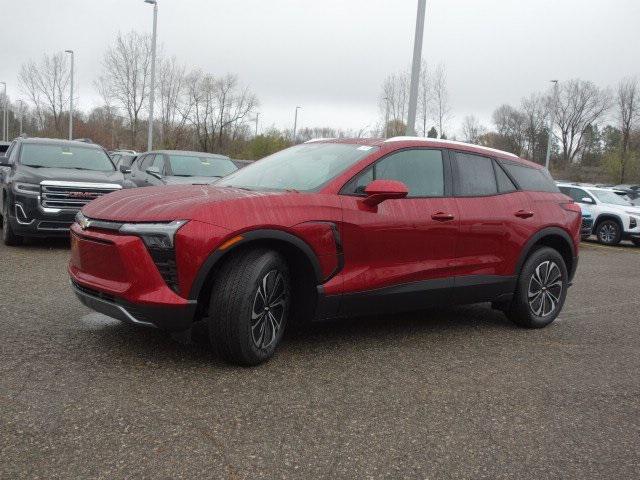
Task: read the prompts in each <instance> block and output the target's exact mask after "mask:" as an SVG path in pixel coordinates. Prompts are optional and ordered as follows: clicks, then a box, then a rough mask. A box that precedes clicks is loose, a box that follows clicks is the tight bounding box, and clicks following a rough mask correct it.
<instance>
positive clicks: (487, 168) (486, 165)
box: [454, 152, 498, 197]
mask: <svg viewBox="0 0 640 480" xmlns="http://www.w3.org/2000/svg"><path fill="white" fill-rule="evenodd" d="M492 162H493V160H491V159H490V158H488V157H482V156H480V155H474V154H471V153H461V152H455V153H454V165H455V170H456V173H457V174H456V180H455V188H454V191H455V194H456V195H457V196H460V197H481V196H486V195H496V194H497V193H498V185H497V182H496V174H495V172H494V169H493V163H492Z"/></svg>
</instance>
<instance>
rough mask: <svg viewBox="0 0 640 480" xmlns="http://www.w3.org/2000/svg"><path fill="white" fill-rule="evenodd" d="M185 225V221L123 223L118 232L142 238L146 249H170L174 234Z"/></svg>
mask: <svg viewBox="0 0 640 480" xmlns="http://www.w3.org/2000/svg"><path fill="white" fill-rule="evenodd" d="M185 223H187V220H175V221H173V222H171V223H125V224H123V225H122V226H121V227H120V230H119V231H120V233H125V234H129V235H136V236H138V237H140V238H142V240H143V241H144V243H145V244H146V245H147V247H148V248H154V249H172V248H173V239H174V237H175V235H176V232H177V231H178V229H179V228H180V227H182V226H183V225H184V224H185Z"/></svg>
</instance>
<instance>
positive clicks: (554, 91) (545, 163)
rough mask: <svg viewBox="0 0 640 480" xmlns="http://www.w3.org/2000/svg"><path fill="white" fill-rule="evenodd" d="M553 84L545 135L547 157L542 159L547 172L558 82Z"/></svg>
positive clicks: (552, 81)
mask: <svg viewBox="0 0 640 480" xmlns="http://www.w3.org/2000/svg"><path fill="white" fill-rule="evenodd" d="M551 83H553V105H552V106H551V113H550V114H549V133H548V134H547V155H546V156H545V158H544V166H545V168H546V169H547V170H549V159H550V158H551V138H552V135H553V124H554V122H555V121H556V107H557V106H558V80H551Z"/></svg>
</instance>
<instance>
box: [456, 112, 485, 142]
mask: <svg viewBox="0 0 640 480" xmlns="http://www.w3.org/2000/svg"><path fill="white" fill-rule="evenodd" d="M485 132H486V129H485V128H484V127H483V126H482V125H481V124H480V120H478V118H477V117H476V116H475V115H467V116H466V117H464V120H463V121H462V136H463V139H464V141H465V142H468V143H476V144H478V143H480V137H481V136H482V135H483V134H484V133H485Z"/></svg>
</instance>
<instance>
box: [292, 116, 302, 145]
mask: <svg viewBox="0 0 640 480" xmlns="http://www.w3.org/2000/svg"><path fill="white" fill-rule="evenodd" d="M301 108H302V107H296V113H295V116H294V117H293V144H294V145H295V144H296V131H297V130H298V110H300V109H301Z"/></svg>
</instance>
